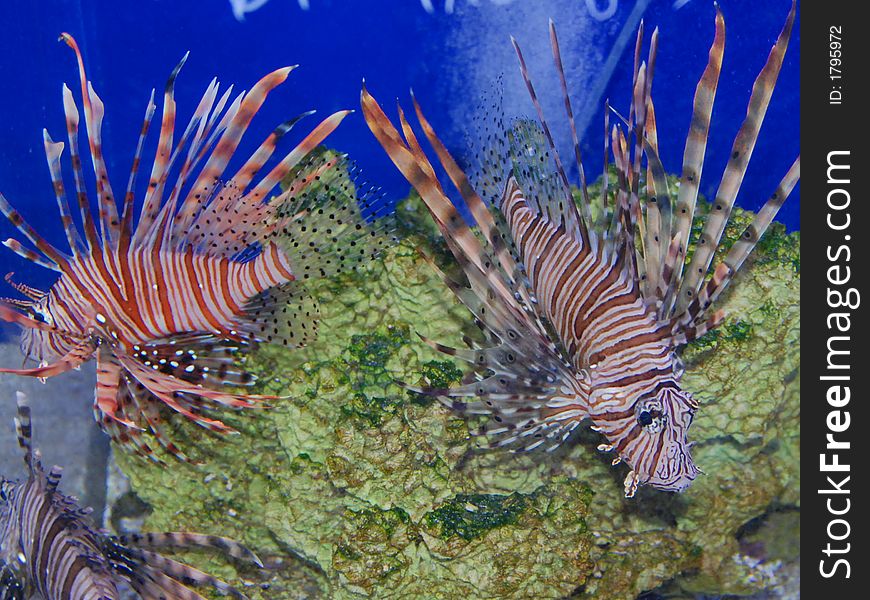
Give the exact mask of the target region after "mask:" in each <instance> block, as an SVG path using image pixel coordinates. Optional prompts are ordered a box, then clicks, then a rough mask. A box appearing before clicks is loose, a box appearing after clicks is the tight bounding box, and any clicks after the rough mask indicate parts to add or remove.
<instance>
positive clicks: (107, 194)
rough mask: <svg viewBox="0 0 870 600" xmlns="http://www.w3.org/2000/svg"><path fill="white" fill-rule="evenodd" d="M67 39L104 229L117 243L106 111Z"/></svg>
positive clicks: (64, 36) (64, 37)
mask: <svg viewBox="0 0 870 600" xmlns="http://www.w3.org/2000/svg"><path fill="white" fill-rule="evenodd" d="M60 39H61V40H63V41H64V42H65V43H66V44H67V45H68V46H69V47H70V48H72V49H73V51H74V52H75V55H76V61H77V63H78V69H79V82H80V84H81V93H82V102H83V104H84V108H85V128H86V130H87V134H88V147H89V149H90V153H91V161H92V163H93V167H94V175H95V176H96V180H97V201H98V205H99V209H100V226H101V230H102V233H103V239H105V240H106V241H107V242H108V243H109V245H110V246H111V245H112V244H114V243H116V242H117V239H118V234H119V232H120V221H119V219H118V208H117V206H116V204H115V197H114V194H113V193H112V185H111V183H110V182H109V174H108V170H107V169H106V161H105V159H104V157H103V142H102V124H103V116H104V113H105V108H104V106H103V101H102V100H101V99H100V97H99V96H98V95H97V93H96V92H95V91H94V89H93V86H92V85H91V83H90V82H89V81H88V79H87V75H86V73H85V63H84V58H83V57H82V53H81V51H80V50H79V46H78V44H77V43H76V41H75V39H73V37H72V36H70V35H69V34H67V33H62V34H61V36H60Z"/></svg>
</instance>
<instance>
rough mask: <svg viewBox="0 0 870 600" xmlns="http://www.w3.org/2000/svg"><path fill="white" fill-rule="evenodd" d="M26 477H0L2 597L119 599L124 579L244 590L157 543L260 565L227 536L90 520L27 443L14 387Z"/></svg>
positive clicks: (158, 590) (149, 586) (147, 593)
mask: <svg viewBox="0 0 870 600" xmlns="http://www.w3.org/2000/svg"><path fill="white" fill-rule="evenodd" d="M15 425H16V429H17V431H18V443H19V445H20V446H21V448H22V450H23V451H24V463H25V465H26V467H27V470H28V475H27V478H26V479H25V480H23V481H14V480H9V479H5V478H3V477H0V598H2V599H3V600H25V599H26V598H32V597H39V598H44V599H45V600H71V599H74V600H118V599H119V598H121V594H120V589H119V585H118V584H119V583H121V582H125V583H126V584H127V585H129V586H130V587H131V588H132V589H133V590H134V591H135V592H137V594H138V595H139V597H140V598H142V599H143V600H163V599H166V598H174V599H184V600H204V599H203V597H202V596H201V595H199V594H198V593H196V592H194V591H193V590H191V589H190V588H189V587H187V586H188V585H198V586H211V587H213V588H215V589H216V590H218V591H219V592H220V593H221V594H229V595H231V596H233V597H234V598H242V599H245V598H247V596H245V595H244V594H243V593H241V592H240V591H238V590H237V589H235V588H233V587H232V586H230V585H229V584H227V583H226V582H224V581H221V580H220V579H217V578H216V577H213V576H211V575H209V574H207V573H203V572H202V571H200V570H198V569H195V568H193V567H190V566H188V565H185V564H183V563H180V562H178V561H176V560H173V559H171V558H168V557H166V556H163V555H161V554H158V553H157V552H154V549H156V548H161V547H173V546H174V547H178V548H195V547H201V548H214V549H217V550H221V551H222V552H224V553H226V554H227V555H229V556H231V557H233V558H236V559H239V560H244V561H248V562H251V563H254V564H255V565H257V566H259V567H262V566H263V565H262V563H261V562H260V559H259V558H257V556H256V555H255V554H254V553H253V552H251V551H250V550H248V549H247V548H245V547H244V546H242V545H241V544H239V543H237V542H234V541H232V540H228V539H226V538H222V537H217V536H212V535H204V534H199V533H188V532H179V533H144V534H134V535H130V536H114V535H110V534H108V533H106V532H103V531H100V530H98V529H96V528H94V526H93V524H92V523H91V520H90V517H89V516H88V515H89V514H90V512H91V511H90V509H89V508H81V507H80V506H78V504H77V501H76V499H75V498H73V497H71V496H66V495H64V494H63V493H62V492H61V491H60V490H59V489H58V485H59V484H60V479H61V472H62V469H61V468H60V467H58V466H54V467H52V468H51V469H49V470H48V472H46V470H45V469H44V468H43V466H42V462H41V461H40V454H39V450H38V449H35V448H33V447H32V442H31V435H32V425H31V420H30V407H29V406H28V405H27V403H26V401H25V398H24V394H21V393H20V392H19V393H18V417H17V418H16V419H15Z"/></svg>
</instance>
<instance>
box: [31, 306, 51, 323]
mask: <svg viewBox="0 0 870 600" xmlns="http://www.w3.org/2000/svg"><path fill="white" fill-rule="evenodd" d="M27 316H29V317H30V318H31V319H33V320H34V321H39V322H40V323H47V322H48V319H46V318H45V315H44V314H43V313H41V312H40V311H38V310H36V309H35V308H28V309H27Z"/></svg>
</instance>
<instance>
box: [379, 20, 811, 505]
mask: <svg viewBox="0 0 870 600" xmlns="http://www.w3.org/2000/svg"><path fill="white" fill-rule="evenodd" d="M794 16H795V8H794V5H793V6H792V9H791V12H790V13H789V15H788V17H787V20H786V23H785V26H784V28H783V30H782V32H781V34H780V35H779V38H778V39H777V41H776V43H775V45H774V46H773V49H772V50H771V52H770V54H769V57H768V59H767V62H766V64H765V66H764V67H763V69H762V71H761V73H760V75H759V76H758V78H757V79H756V82H755V84H754V87H753V90H752V94H751V97H750V100H749V107H748V111H747V115H746V119H745V121H744V122H743V124H742V125H741V127H740V130H739V132H738V134H737V137H736V139H735V141H734V144H733V148H732V151H731V155H730V160H729V161H728V164H727V166H726V167H725V171H724V173H723V175H722V178H721V182H720V184H719V188H718V191H717V192H716V196H715V198H714V200H713V201H712V205H711V209H710V214H709V217H708V218H707V220H706V224H705V225H704V228H703V231H702V233H701V234H700V237H698V239H697V241H696V245H695V249H694V253H693V254H692V256H691V259H690V260H689V261H688V264H687V260H686V255H687V252H686V249H687V245H688V242H689V241H690V240H689V237H690V232H691V227H692V220H693V216H694V212H695V206H696V201H697V197H698V185H699V181H700V178H701V170H702V167H703V164H704V154H705V150H706V144H707V137H708V131H709V125H710V115H711V111H712V108H713V101H714V97H715V94H716V87H717V84H718V80H719V74H720V70H721V64H722V55H723V50H724V44H725V24H724V19H723V16H722V13H721V11H720V10H719V9H718V7H717V9H716V17H715V37H714V41H713V44H712V48H711V49H710V52H709V60H708V63H707V66H706V68H705V70H704V72H703V75H702V76H701V79H700V82H699V83H698V85H697V88H696V92H695V99H694V112H693V114H692V120H691V125H690V129H689V135H688V138H687V140H686V146H685V153H684V159H683V167H682V172H681V178H680V187H679V192H678V196H677V199H676V203H675V205H673V206H672V205H671V202H670V200H669V196H668V182H667V178H666V172H665V170H664V167H663V166H662V163H661V161H660V159H659V155H658V142H657V137H656V128H655V109H654V107H653V102H652V98H651V85H652V78H653V69H654V65H655V56H656V48H657V40H658V31H656V32H654V33H653V35H652V38H651V42H650V50H649V58H648V60H644V61H641V49H642V41H643V39H644V36H643V27H642V25H641V29H640V31H639V32H638V37H637V46H636V50H635V59H634V77H633V94H632V102H631V106H630V111H629V115H628V117H627V118H623V119H622V123H623V124H624V127H623V126H616V125H614V126H613V127H610V126H609V114H610V110H605V115H606V116H605V131H606V135H605V139H607V138H609V141H606V142H605V168H604V179H603V190H602V206H603V215H600V216H599V217H597V218H593V214H594V213H593V210H592V204H591V202H590V199H589V193H588V190H587V187H586V180H585V174H584V170H583V166H582V161H581V156H580V144H579V140H578V135H577V131H576V128H575V125H574V117H573V112H572V108H571V102H570V99H569V94H568V85H567V82H566V78H565V75H564V71H563V68H562V59H561V53H560V49H559V44H558V40H557V36H556V30H555V26H554V25H553V22H552V21H551V22H550V42H551V47H552V52H553V58H554V62H555V65H556V70H557V72H558V75H559V78H560V84H561V88H562V94H563V96H564V104H565V109H566V112H567V118H568V122H569V125H570V130H571V134H572V139H573V146H574V151H575V158H576V162H577V167H578V170H579V176H580V186H579V195H580V198H579V201H575V198H574V196H573V194H572V190H571V187H570V185H569V179H568V177H567V176H566V173H565V169H564V167H563V163H562V161H561V159H560V157H559V154H558V152H557V149H556V146H555V144H554V142H553V138H552V136H551V133H550V129H549V126H548V124H547V122H546V121H545V120H544V115H543V111H542V108H541V105H540V103H539V101H538V98H537V96H536V92H535V89H534V86H533V85H532V81H531V79H530V78H529V75H528V73H527V70H526V65H525V61H524V60H523V55H522V51H521V50H520V47H519V45H518V44H517V42H516V41H515V40H512V42H513V45H514V47H515V50H516V53H517V56H518V58H519V64H520V71H521V74H522V77H523V80H524V82H525V84H526V86H527V88H528V91H529V94H530V96H531V99H532V103H533V105H534V107H535V109H536V112H537V115H538V120H539V124H531V122H530V121H528V120H518V121H517V122H516V123H515V124H514V125H513V126H512V127H510V128H507V131H506V132H505V127H504V125H503V117H502V116H501V114H500V113H498V107H497V106H496V107H495V108H493V110H492V112H489V113H487V116H486V117H485V118H486V119H487V120H488V122H489V123H490V125H489V126H490V127H492V129H490V130H489V132H488V133H486V132H485V135H483V136H482V138H483V139H482V140H481V141H482V143H483V144H484V147H483V149H482V150H480V151H479V152H478V154H477V156H476V158H477V162H478V171H477V172H476V173H475V174H473V175H472V177H476V178H477V179H476V181H475V183H474V184H472V182H471V179H470V177H469V176H468V175H466V173H465V172H463V170H462V169H461V168H460V167H459V165H458V164H457V162H456V161H455V160H454V159H453V158H452V157H451V155H450V153H449V152H448V151H447V149H446V147H445V146H444V144H443V143H442V142H441V141H440V140H439V138H438V137H437V136H436V133H435V131H434V130H433V128H432V126H431V125H430V124H429V122H428V121H427V120H426V118H425V117H424V115H423V112H422V111H421V109H420V106H419V104H418V103H417V100H416V99H414V108H415V111H416V115H417V119H418V121H419V122H420V125H421V127H422V130H423V132H424V134H425V136H426V138H427V139H428V140H429V142H430V144H431V145H432V147H433V148H434V150H435V153H436V155H437V157H438V160H439V161H440V163H441V165H442V166H443V168H444V170H445V171H446V173H447V175H448V177H449V179H450V181H451V182H452V183H453V185H454V186H455V187H456V188H457V190H458V191H459V193H460V195H461V196H462V199H463V200H464V202H465V204H466V205H467V207H468V210H469V212H470V213H471V215H472V216H473V218H474V220H475V221H476V224H477V228H478V232H479V235H477V234H475V233H474V232H473V231H472V229H471V228H470V226H469V223H468V222H467V221H466V220H465V219H464V218H463V217H462V216H461V214H460V213H459V212H458V211H457V209H456V208H455V206H454V205H453V204H452V203H451V201H450V200H449V199H448V197H447V195H446V194H445V191H444V189H443V188H442V187H441V184H440V183H439V181H438V179H437V176H436V174H435V171H434V168H433V166H432V164H431V163H430V162H429V160H428V158H427V157H426V155H425V154H424V152H423V150H422V148H421V146H420V143H419V141H418V139H417V137H416V135H415V133H414V130H413V129H412V128H411V126H410V124H409V122H408V120H407V119H406V117H405V114H404V113H403V112H402V109H401V106H400V107H399V122H400V126H401V131H402V133H403V134H404V139H403V137H402V136H401V135H400V134H399V131H398V130H397V129H396V127H394V126H393V124H392V123H391V122H390V120H389V119H388V117H387V116H386V115H385V114H384V112H383V110H382V109H381V107H380V106H379V105H378V103H377V102H376V100H375V99H374V98H373V97H372V96H371V95H370V94H369V93H368V91H367V90H366V89H365V88H363V91H362V107H363V113H364V116H365V118H366V121H367V123H368V125H369V127H370V128H371V130H372V132H373V133H374V134H375V136H376V137H377V139H378V140H379V141H380V143H381V145H382V146H383V147H384V149H385V150H386V152H387V154H388V155H389V156H390V158H391V159H392V161H393V162H394V163H395V164H396V166H397V167H398V168H399V170H400V171H401V172H402V173H403V174H404V176H405V177H406V178H407V179H408V181H409V182H410V183H411V184H412V185H413V186H414V187H415V188H416V189H417V191H418V192H419V193H420V196H421V197H422V199H423V201H424V202H425V204H426V206H427V207H428V209H429V211H430V213H431V214H432V216H433V218H434V219H435V221H436V223H437V225H438V227H439V229H440V230H441V233H442V236H443V238H444V240H445V241H446V243H447V246H448V247H449V249H450V251H451V252H452V254H453V256H454V257H455V258H456V260H457V262H458V264H459V266H460V267H461V268H462V272H463V273H464V276H465V281H464V282H460V281H454V280H453V279H451V278H450V277H447V276H445V277H444V279H445V281H446V283H447V285H448V286H449V287H450V288H451V289H452V290H453V291H454V293H455V294H456V296H457V298H458V299H459V300H460V301H461V302H462V303H463V304H464V305H465V306H466V307H468V309H469V310H470V311H471V312H472V313H473V315H474V317H475V322H476V324H477V325H478V327H479V328H480V329H481V330H482V331H483V334H484V337H485V338H486V342H485V343H483V344H479V343H477V342H475V341H474V340H473V339H472V338H471V337H469V336H466V337H465V342H466V344H467V345H468V346H469V349H459V348H451V347H447V346H443V345H441V344H438V343H435V342H433V341H431V340H428V339H426V338H424V341H426V342H427V343H429V344H430V345H431V346H433V347H434V348H435V349H437V350H439V351H441V352H443V353H446V354H448V355H451V356H455V357H457V358H459V359H461V360H464V361H467V362H468V363H470V364H471V365H473V369H474V373H473V375H474V380H473V381H471V382H467V383H464V384H462V385H459V386H457V387H451V388H449V389H431V388H424V389H418V390H417V391H422V392H426V393H429V394H432V395H436V396H438V397H439V398H440V399H441V400H442V402H444V403H445V404H447V405H448V406H449V407H452V408H453V409H455V410H456V411H459V412H460V413H463V414H466V415H489V417H490V419H488V423H487V424H486V425H484V426H483V427H481V429H480V430H479V431H476V432H475V433H476V434H478V435H486V436H489V438H488V439H489V441H490V445H491V446H511V447H512V448H513V449H514V450H516V449H519V450H533V449H535V448H544V449H547V450H554V449H555V448H557V447H558V446H560V445H561V444H562V443H563V442H564V441H565V440H566V439H567V438H568V436H569V435H570V434H571V432H572V431H573V430H574V429H575V428H576V427H577V426H578V425H579V424H580V422H581V421H583V420H586V419H589V420H590V421H591V423H592V428H593V430H595V431H597V432H600V433H601V434H603V435H604V437H605V438H606V443H602V444H601V445H599V447H598V448H599V450H601V451H605V452H609V451H613V452H615V454H616V457H615V459H614V460H613V464H614V465H616V464H619V463H620V462H624V463H626V464H627V466H628V467H629V473H628V475H627V477H626V478H625V482H624V485H625V495H626V497H632V496H634V494H635V492H636V491H637V489H638V486H641V485H650V486H652V487H655V488H660V489H663V490H671V491H682V490H685V489H686V488H687V487H688V486H689V485H690V484H691V482H692V481H693V480H694V479H695V477H696V475H697V473H698V472H699V470H698V468H697V467H696V466H695V464H694V462H693V460H692V456H691V451H690V449H691V445H692V444H690V443H688V442H687V439H686V435H687V431H688V429H689V427H690V425H691V423H692V420H693V418H694V416H695V412H696V410H697V409H698V402H697V401H696V400H695V399H694V398H693V397H692V395H691V393H689V392H687V391H685V390H683V389H681V387H680V379H681V377H682V374H683V371H684V368H683V366H682V363H681V360H680V357H679V355H678V351H679V349H680V348H681V346H683V345H684V344H686V343H687V342H689V341H691V340H693V339H695V338H697V337H699V336H701V335H703V334H704V333H705V332H707V331H709V330H711V329H713V328H715V327H716V326H718V325H719V324H720V323H721V322H722V320H723V317H724V313H723V311H721V310H719V311H716V312H711V311H712V309H711V307H712V306H713V303H714V302H715V301H716V299H717V298H718V297H719V296H720V295H721V293H722V291H723V290H724V289H725V288H726V286H727V285H728V283H729V282H730V281H731V280H732V279H733V277H734V276H735V274H736V273H737V272H738V271H739V270H740V268H741V266H742V265H743V264H744V261H745V260H746V259H747V257H748V256H749V254H750V253H751V251H752V249H753V248H754V247H755V245H756V243H757V242H758V240H759V238H760V236H761V235H762V234H763V233H764V231H765V230H766V228H767V227H768V225H769V224H770V222H771V221H772V219H773V218H774V216H775V215H776V213H777V211H778V210H779V208H780V207H781V205H782V204H783V202H784V201H785V199H786V197H787V196H788V195H789V194H790V192H791V190H792V188H793V187H794V185H795V183H796V182H797V180H798V178H799V172H800V157H798V158H797V160H795V161H794V163H793V165H792V166H791V168H790V169H789V170H788V172H787V173H786V175H785V176H784V178H783V179H782V181H781V182H780V183H779V186H778V187H777V189H776V191H775V192H774V194H773V195H772V196H771V197H770V198H769V200H768V201H767V202H766V204H765V205H764V207H763V208H762V209H761V210H760V212H759V213H758V214H757V216H756V217H755V219H754V220H753V221H752V223H751V224H750V225H749V226H748V227H747V228H746V229H745V231H743V232H742V235H741V237H740V238H739V239H738V240H737V241H735V242H734V244H733V245H732V246H731V248H730V249H729V250H728V251H727V254H726V255H725V258H724V259H723V260H722V261H721V262H720V263H719V264H717V265H716V267H715V268H714V269H713V270H712V275H710V276H709V277H708V274H709V273H710V265H711V262H712V260H713V257H714V254H715V252H716V251H717V250H718V249H719V246H720V242H721V239H722V234H723V231H724V229H725V226H726V224H727V221H728V219H729V216H730V213H731V211H732V207H733V206H734V202H735V199H736V196H737V193H738V190H739V189H740V185H741V182H742V180H743V177H744V174H745V172H746V168H747V164H748V162H749V159H750V156H751V154H752V151H753V147H754V146H755V142H756V139H757V136H758V132H759V128H760V127H761V123H762V120H763V118H764V115H765V111H766V109H767V106H768V103H769V101H770V97H771V94H772V92H773V88H774V85H775V82H776V79H777V77H778V74H779V71H780V67H781V65H782V61H783V56H784V53H785V51H786V47H787V45H788V40H789V36H790V32H791V28H792V24H793V21H794ZM493 113H495V116H493ZM503 132H504V133H503ZM608 145H609V146H610V150H608ZM632 146H633V147H634V149H633V152H632ZM611 152H612V154H613V157H614V163H615V167H616V170H617V173H618V177H617V179H618V181H617V184H616V193H615V200H614V202H610V201H609V200H608V180H607V172H608V165H607V163H608V159H607V157H608V154H609V153H611ZM644 157H645V158H646V160H645V161H643V160H642V159H643V158H644ZM643 162H645V164H646V170H645V173H642V163H643ZM642 174H645V178H644V179H642V177H641V176H642ZM643 188H645V193H644V191H643ZM610 204H615V206H614V207H610V206H609V205H610ZM433 266H434V264H433ZM442 275H443V274H442Z"/></svg>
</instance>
